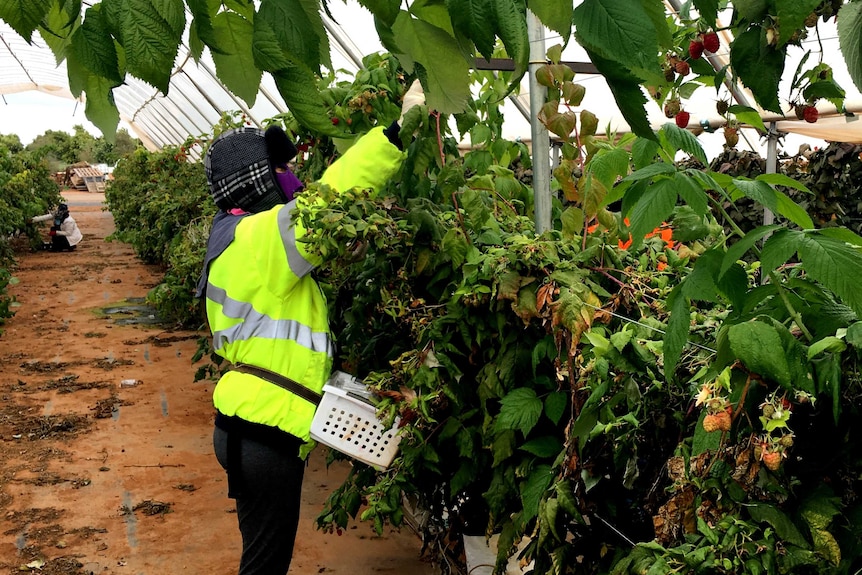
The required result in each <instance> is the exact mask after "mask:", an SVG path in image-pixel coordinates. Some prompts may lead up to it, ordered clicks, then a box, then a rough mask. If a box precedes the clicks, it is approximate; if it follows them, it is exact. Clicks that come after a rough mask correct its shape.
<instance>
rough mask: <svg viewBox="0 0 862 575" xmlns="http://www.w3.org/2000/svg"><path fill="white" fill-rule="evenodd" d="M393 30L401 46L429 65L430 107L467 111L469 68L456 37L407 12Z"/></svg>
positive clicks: (452, 112) (400, 17) (427, 68)
mask: <svg viewBox="0 0 862 575" xmlns="http://www.w3.org/2000/svg"><path fill="white" fill-rule="evenodd" d="M392 31H393V32H394V34H395V39H396V42H397V43H398V46H399V48H400V49H401V50H403V51H404V52H405V53H406V55H407V56H409V57H410V59H411V60H413V61H415V62H419V63H420V64H422V66H423V67H424V68H425V71H426V74H427V75H426V81H427V84H425V83H423V85H424V86H425V96H426V100H427V105H428V107H429V108H431V109H434V110H437V111H438V112H441V113H443V114H457V113H459V112H463V111H464V110H465V109H466V107H467V101H468V99H469V97H470V81H469V68H468V66H467V62H466V61H465V60H464V58H463V56H462V55H461V51H460V50H459V48H458V44H457V42H456V41H455V39H454V38H453V37H452V36H450V35H449V34H447V33H446V32H445V31H444V30H442V29H440V28H437V27H436V26H432V25H431V24H428V23H427V22H423V21H422V20H416V19H415V18H412V17H411V16H410V14H408V13H407V12H401V13H400V14H399V15H398V18H397V19H396V21H395V25H394V26H393V27H392Z"/></svg>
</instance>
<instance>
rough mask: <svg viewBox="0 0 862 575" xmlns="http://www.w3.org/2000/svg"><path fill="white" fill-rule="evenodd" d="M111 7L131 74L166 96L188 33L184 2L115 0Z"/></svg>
mask: <svg viewBox="0 0 862 575" xmlns="http://www.w3.org/2000/svg"><path fill="white" fill-rule="evenodd" d="M111 4H112V5H114V7H113V8H112V10H111V12H110V14H111V16H112V17H113V16H116V17H117V22H116V24H117V26H118V27H119V29H120V30H119V38H121V43H122V45H123V49H124V51H125V56H126V68H127V69H128V72H129V73H130V74H132V75H133V76H135V77H137V78H140V79H141V80H143V81H145V82H147V83H149V84H151V85H153V86H155V87H156V88H158V89H159V91H161V92H162V93H163V94H167V93H168V86H169V84H170V80H171V70H172V69H173V65H174V60H176V57H177V51H178V50H179V45H180V41H181V40H182V34H183V31H184V29H185V4H184V2H183V0H155V1H151V0H114V1H113V2H111Z"/></svg>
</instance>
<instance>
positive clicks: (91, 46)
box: [71, 4, 123, 86]
mask: <svg viewBox="0 0 862 575" xmlns="http://www.w3.org/2000/svg"><path fill="white" fill-rule="evenodd" d="M71 50H72V51H74V53H75V56H76V57H77V59H78V62H79V63H80V64H81V65H82V66H84V67H85V68H87V70H89V71H90V72H91V73H93V74H95V75H97V76H101V77H102V78H105V79H106V80H108V81H110V82H111V83H112V85H113V86H118V85H119V84H120V83H121V82H122V81H123V77H122V75H121V74H120V68H119V61H118V59H117V48H116V46H115V45H114V39H113V38H112V37H111V35H110V32H109V31H108V27H107V22H105V19H104V17H103V13H102V10H101V5H100V4H96V5H95V6H93V7H92V8H90V9H88V10H87V14H86V16H85V18H84V23H83V24H82V25H81V26H79V27H78V29H77V30H76V31H75V33H74V34H73V35H72V41H71Z"/></svg>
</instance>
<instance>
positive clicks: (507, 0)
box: [445, 0, 530, 91]
mask: <svg viewBox="0 0 862 575" xmlns="http://www.w3.org/2000/svg"><path fill="white" fill-rule="evenodd" d="M491 5H492V6H493V8H494V20H495V25H496V27H497V36H499V37H500V40H502V41H503V46H505V47H506V52H507V53H508V54H509V57H510V58H512V60H514V62H515V72H514V73H513V74H512V80H511V82H510V83H509V88H508V89H509V90H510V91H511V90H512V89H513V88H514V87H515V86H517V85H518V84H519V83H520V81H521V78H522V77H523V75H524V74H525V73H526V72H527V67H528V66H529V63H530V40H529V36H528V35H527V18H526V15H525V14H524V10H523V3H522V2H519V1H517V0H491ZM445 64H446V65H449V62H446V63H445Z"/></svg>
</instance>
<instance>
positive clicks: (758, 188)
mask: <svg viewBox="0 0 862 575" xmlns="http://www.w3.org/2000/svg"><path fill="white" fill-rule="evenodd" d="M732 187H733V188H735V189H737V190H739V191H740V192H741V193H742V194H743V195H745V196H746V197H748V198H751V199H752V200H754V201H756V202H759V203H761V204H763V205H764V206H765V207H767V208H769V209H770V210H772V211H773V212H775V213H777V214H780V215H782V216H784V217H785V218H787V219H788V220H790V221H791V222H793V223H794V224H796V225H797V226H799V227H800V228H802V229H805V230H810V229H812V228H813V227H814V222H813V221H811V217H810V216H809V215H808V213H807V212H806V211H805V210H803V209H802V208H801V207H800V206H799V204H797V203H796V202H794V201H793V200H791V199H790V198H788V197H787V195H785V194H783V193H781V192H779V191H778V190H776V189H775V188H773V187H772V186H770V185H769V184H767V183H766V182H765V181H762V180H743V179H737V178H734V180H733V186H732Z"/></svg>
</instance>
